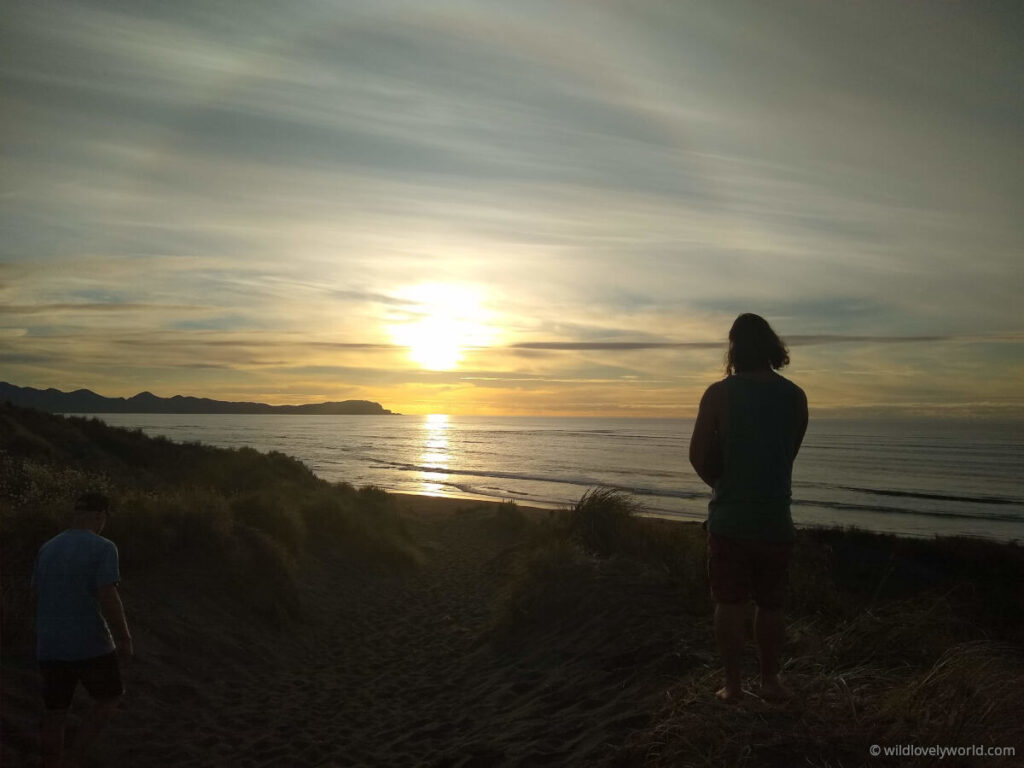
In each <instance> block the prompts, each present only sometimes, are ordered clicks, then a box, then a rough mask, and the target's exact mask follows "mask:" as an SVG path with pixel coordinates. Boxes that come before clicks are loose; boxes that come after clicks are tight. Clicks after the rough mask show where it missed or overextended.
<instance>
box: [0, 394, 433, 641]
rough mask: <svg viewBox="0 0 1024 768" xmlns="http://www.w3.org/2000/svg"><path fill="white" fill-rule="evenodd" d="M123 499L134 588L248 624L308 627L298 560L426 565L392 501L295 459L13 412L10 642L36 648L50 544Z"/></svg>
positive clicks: (2, 463) (2, 458) (8, 481)
mask: <svg viewBox="0 0 1024 768" xmlns="http://www.w3.org/2000/svg"><path fill="white" fill-rule="evenodd" d="M86 490H100V491H103V492H105V493H107V494H108V495H109V496H110V497H111V498H112V500H113V517H112V519H111V521H110V524H109V525H108V527H107V529H106V530H105V531H104V534H105V535H107V536H109V537H110V538H111V539H112V540H114V541H116V542H117V543H118V546H119V549H120V552H121V571H122V575H123V576H125V577H126V578H128V579H129V581H134V582H136V583H138V582H139V581H146V580H161V579H163V580H166V581H170V580H172V579H173V583H174V589H175V590H177V591H180V592H183V593H187V592H188V591H189V590H191V589H202V590H203V592H207V593H208V592H210V591H211V590H209V589H208V585H209V584H210V583H211V582H210V580H211V579H213V580H215V581H214V583H216V584H217V589H216V590H215V591H216V593H217V594H218V595H219V596H220V598H221V599H222V600H223V602H224V603H225V605H226V606H227V607H229V608H230V610H231V611H233V612H235V613H240V614H245V615H248V616H250V617H254V618H257V619H259V620H260V621H262V622H264V623H268V622H269V623H270V624H272V625H281V624H282V623H283V622H285V621H287V620H290V619H299V618H301V614H302V605H301V601H300V598H299V593H298V590H297V588H296V583H295V579H294V576H295V571H296V567H297V564H298V563H299V561H300V560H301V559H302V558H303V557H304V556H305V555H306V554H307V553H313V554H317V553H320V552H329V553H330V554H331V555H339V554H340V555H348V556H351V557H355V558H366V559H370V560H372V561H374V562H376V563H379V562H382V561H383V562H393V563H395V564H401V563H405V562H409V561H410V560H412V559H414V558H415V556H416V553H415V548H414V547H413V545H412V542H411V541H410V540H409V538H408V536H407V534H406V532H405V528H404V526H403V524H402V522H401V520H400V519H399V517H398V515H397V514H396V513H395V512H394V511H393V510H392V508H391V505H390V503H389V498H388V496H387V494H386V493H384V492H383V491H381V490H380V489H377V488H373V487H364V488H361V489H358V490H357V489H355V488H353V487H352V486H350V485H347V484H344V483H340V484H331V483H328V482H325V481H323V480H320V479H318V478H317V477H316V476H315V475H314V474H313V473H312V471H310V470H309V469H308V468H307V467H306V466H305V465H303V464H302V463H301V462H299V461H298V460H296V459H293V458H291V457H289V456H286V455H284V454H282V453H276V452H271V453H268V454H263V453H259V452H258V451H255V450H252V449H249V448H242V449H236V450H229V449H223V448H213V447H210V446H205V445H200V444H198V443H189V444H180V443H174V442H172V441H170V440H166V439H163V438H150V437H147V436H146V435H144V434H143V433H142V432H141V431H139V430H125V429H117V428H112V427H109V426H107V425H106V424H104V423H103V422H101V421H99V420H97V419H87V418H75V417H70V418H64V417H60V416H54V415H51V414H47V413H43V412H40V411H35V410H30V409H25V408H18V407H16V406H12V405H9V404H4V405H0V535H2V542H3V551H2V555H3V557H2V566H0V567H2V572H0V577H2V585H3V643H4V647H5V648H12V647H15V648H17V647H25V646H26V644H30V643H31V624H30V621H31V605H30V604H29V589H28V580H29V576H30V574H31V571H32V565H33V562H34V558H35V554H36V551H37V550H38V548H39V546H40V544H42V543H43V542H44V541H46V540H47V539H49V538H50V537H52V536H54V535H56V534H57V533H59V532H60V531H61V530H63V529H64V528H65V527H66V522H67V514H68V511H69V510H70V509H71V506H72V504H73V501H74V499H75V498H76V497H77V496H78V495H79V494H80V493H82V492H84V491H86Z"/></svg>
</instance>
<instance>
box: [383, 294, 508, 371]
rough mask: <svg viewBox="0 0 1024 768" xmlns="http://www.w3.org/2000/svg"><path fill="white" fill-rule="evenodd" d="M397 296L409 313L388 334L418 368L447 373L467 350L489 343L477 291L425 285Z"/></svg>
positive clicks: (489, 332)
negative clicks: (407, 352) (406, 352)
mask: <svg viewBox="0 0 1024 768" xmlns="http://www.w3.org/2000/svg"><path fill="white" fill-rule="evenodd" d="M399 295H400V296H401V298H403V299H406V300H407V301H409V303H410V304H411V305H412V309H411V310H409V311H408V313H407V317H406V318H405V319H404V321H402V322H399V323H397V324H395V325H392V326H391V328H390V331H391V334H392V336H393V337H394V339H395V341H396V342H397V343H398V344H401V345H402V346H405V347H408V348H409V359H410V360H412V361H413V362H415V363H418V364H419V365H420V366H421V367H422V368H425V369H427V370H431V371H450V370H452V369H454V368H456V367H457V366H458V364H459V362H460V360H461V359H462V353H463V351H464V350H465V349H466V348H467V347H472V346H479V345H483V344H486V343H489V341H490V339H491V336H492V332H491V330H490V329H489V328H488V326H487V323H486V321H487V313H486V312H485V310H484V309H483V307H482V306H481V297H480V293H479V291H476V290H474V289H472V288H468V287H466V286H458V285H451V284H447V283H427V284H423V285H417V286H413V287H411V288H408V289H406V290H404V291H401V292H400V293H399Z"/></svg>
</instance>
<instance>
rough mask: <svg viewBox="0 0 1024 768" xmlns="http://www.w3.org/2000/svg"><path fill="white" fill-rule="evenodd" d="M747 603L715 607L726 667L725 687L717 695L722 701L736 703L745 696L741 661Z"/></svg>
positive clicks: (720, 604)
mask: <svg viewBox="0 0 1024 768" xmlns="http://www.w3.org/2000/svg"><path fill="white" fill-rule="evenodd" d="M746 616H747V606H746V603H732V604H730V603H717V604H716V605H715V640H716V641H717V642H718V652H719V653H720V654H721V655H722V665H723V666H724V667H725V685H724V686H723V687H722V688H720V689H719V690H718V692H717V693H716V694H715V695H716V696H717V697H718V698H719V699H721V700H722V701H736V700H738V699H739V698H740V696H742V695H743V688H742V686H741V685H740V660H741V659H742V657H743V644H744V640H746V626H745V623H746Z"/></svg>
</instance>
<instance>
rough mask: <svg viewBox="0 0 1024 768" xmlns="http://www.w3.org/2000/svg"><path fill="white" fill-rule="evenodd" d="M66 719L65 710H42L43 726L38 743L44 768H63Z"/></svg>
mask: <svg viewBox="0 0 1024 768" xmlns="http://www.w3.org/2000/svg"><path fill="white" fill-rule="evenodd" d="M67 719H68V711H67V710H66V709H44V710H43V726H42V729H41V733H40V734H39V741H40V746H41V747H42V751H43V766H44V768H63V765H64V724H65V723H66V722H67Z"/></svg>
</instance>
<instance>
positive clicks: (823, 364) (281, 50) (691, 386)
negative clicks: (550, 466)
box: [0, 0, 1024, 418]
mask: <svg viewBox="0 0 1024 768" xmlns="http://www.w3.org/2000/svg"><path fill="white" fill-rule="evenodd" d="M1022 37H1024V5H1021V4H1020V3H1016V2H1005V3H988V2H937V1H936V2H913V3H911V2H896V1H894V0H879V1H878V2H817V1H815V2H786V1H785V0H783V1H782V2H772V3H764V2H761V1H760V0H751V1H750V2H741V1H740V0H723V1H722V2H684V1H683V0H673V1H672V2H648V1H647V0H634V1H632V2H601V1H600V0H593V1H589V2H582V1H580V2H542V3H541V2H537V3H534V2H528V1H522V2H520V1H517V2H514V3H510V2H475V1H474V2H468V1H467V2H448V1H446V0H429V1H423V0H420V1H418V2H392V1H391V0H368V1H366V2H363V1H361V0H352V1H351V2H328V1H327V0H290V1H289V2H287V3H283V2H278V0H249V1H247V2H217V1H216V0H200V1H199V2H192V1H191V0H176V1H175V2H173V3H168V2H148V1H146V0H131V1H130V2H129V1H127V0H124V1H121V2H99V1H96V0H94V1H92V2H73V3H72V2H46V3H39V2H9V3H5V4H4V5H3V9H2V10H0V141H2V144H0V150H2V152H0V163H2V164H0V380H6V381H9V382H11V383H14V384H18V385H21V386H34V387H39V388H45V387H56V388H58V389H64V390H72V389H77V388H79V387H86V388H89V389H93V390H94V391H97V392H99V393H101V394H104V395H107V396H130V395H133V394H135V393H137V392H139V391H143V390H147V391H151V392H154V393H156V394H158V395H162V396H171V395H174V394H184V395H195V396H206V397H214V398H218V399H225V400H250V401H260V402H268V403H275V404H283V403H305V402H322V401H325V400H345V399H369V400H375V401H377V402H380V403H381V404H382V405H384V407H386V408H390V409H392V410H395V411H400V412H403V413H410V414H417V413H419V414H429V413H452V414H459V413H461V414H537V415H593V416H634V417H689V416H692V415H693V414H694V413H695V410H696V406H697V403H698V401H699V398H700V395H701V393H702V392H703V390H704V389H705V388H706V387H707V385H708V384H710V383H711V382H713V381H715V380H716V379H719V378H721V377H722V376H723V356H724V350H725V340H726V337H727V334H728V329H729V326H730V325H731V323H732V320H733V319H734V318H735V317H736V315H737V314H739V313H741V312H756V313H758V314H761V315H763V316H764V317H765V318H766V319H767V320H768V321H769V322H770V323H772V325H773V327H774V328H775V329H776V331H778V333H779V334H780V335H781V336H782V337H783V338H784V339H785V340H786V341H787V343H788V344H789V345H790V352H791V359H792V362H791V365H790V366H789V367H787V368H785V369H784V370H783V371H782V372H783V374H784V375H786V376H788V377H789V378H791V379H793V380H794V381H796V382H797V383H799V384H800V385H801V386H802V387H803V388H804V389H805V391H806V392H807V395H808V399H809V402H810V407H811V413H812V416H813V415H820V416H849V415H858V414H876V413H878V414H907V415H921V416H929V417H931V416H943V415H946V416H957V417H995V418H1009V417H1013V418H1021V417H1024V387H1022V386H1021V384H1022V382H1024V309H1022V306H1024V302H1022V301H1021V300H1020V297H1021V295H1022V294H1024V264H1022V256H1024V225H1022V222H1021V218H1022V217H1021V214H1022V212H1024V142H1022V140H1021V129H1022V126H1024V96H1022V94H1024V46H1021V45H1020V44H1019V43H1020V40H1021V39H1022Z"/></svg>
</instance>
